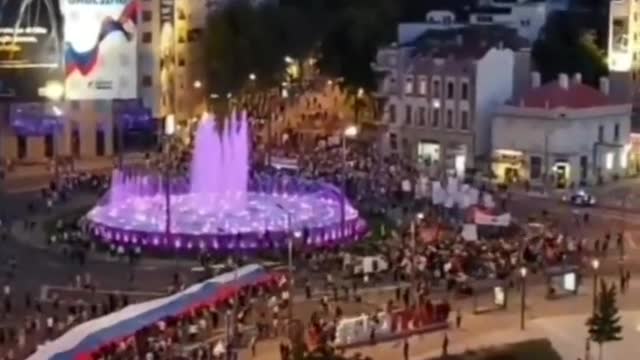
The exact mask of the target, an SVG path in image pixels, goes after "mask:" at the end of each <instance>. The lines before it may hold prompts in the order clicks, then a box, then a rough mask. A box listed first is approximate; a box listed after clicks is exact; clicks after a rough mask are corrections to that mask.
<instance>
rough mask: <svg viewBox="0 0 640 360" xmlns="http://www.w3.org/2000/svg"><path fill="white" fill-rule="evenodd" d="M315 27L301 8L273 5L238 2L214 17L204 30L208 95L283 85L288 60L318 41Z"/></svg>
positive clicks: (210, 18) (218, 12)
mask: <svg viewBox="0 0 640 360" xmlns="http://www.w3.org/2000/svg"><path fill="white" fill-rule="evenodd" d="M314 24H315V21H311V20H310V21H307V14H305V13H303V12H300V11H298V9H297V8H295V7H283V6H280V5H278V4H277V3H274V2H267V3H265V4H263V5H260V6H254V5H252V4H251V3H250V2H249V1H247V0H238V1H233V2H230V3H229V4H228V5H227V6H225V7H224V8H223V9H221V10H219V11H216V12H214V13H213V14H212V15H211V16H210V17H209V18H208V19H207V25H206V30H205V49H204V55H205V57H206V58H207V59H208V61H207V62H206V64H207V65H206V66H207V68H206V69H205V70H206V73H207V74H208V80H209V81H208V82H207V84H208V85H209V86H210V89H209V90H210V91H211V92H212V93H218V94H225V93H227V92H232V93H235V92H238V91H241V90H243V89H247V88H248V87H253V88H252V90H256V91H258V90H261V89H266V88H269V87H272V86H275V85H276V84H280V82H281V81H282V75H283V74H284V68H285V65H286V64H285V62H284V57H285V56H288V55H291V56H297V55H299V54H304V53H306V52H307V51H308V50H309V48H311V47H312V46H313V45H314V43H315V42H316V40H315V37H316V31H314V30H313V26H314ZM250 74H254V75H255V80H250V79H249V75H250Z"/></svg>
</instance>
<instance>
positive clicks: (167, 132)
mask: <svg viewBox="0 0 640 360" xmlns="http://www.w3.org/2000/svg"><path fill="white" fill-rule="evenodd" d="M175 132H176V118H175V116H174V115H173V114H169V115H167V117H166V118H165V120H164V139H165V146H164V156H165V164H164V169H163V171H164V205H165V224H164V226H165V229H164V230H165V238H166V241H167V243H168V244H169V246H171V245H172V244H171V184H170V182H171V180H170V176H169V164H170V163H171V158H170V154H171V149H170V148H169V147H170V143H169V140H170V139H171V137H172V136H173V134H174V133H175ZM173 246H174V247H176V254H175V255H176V268H177V263H178V258H177V251H178V249H177V244H173Z"/></svg>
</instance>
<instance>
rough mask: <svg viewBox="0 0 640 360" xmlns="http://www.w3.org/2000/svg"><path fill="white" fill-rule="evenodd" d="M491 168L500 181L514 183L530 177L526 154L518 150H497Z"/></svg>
mask: <svg viewBox="0 0 640 360" xmlns="http://www.w3.org/2000/svg"><path fill="white" fill-rule="evenodd" d="M491 169H492V171H493V175H494V176H495V179H496V181H497V182H498V183H504V184H513V183H517V182H519V181H522V180H526V179H528V178H529V174H528V170H527V168H526V164H525V158H524V154H523V153H522V152H521V151H517V150H508V149H498V150H495V151H494V154H493V161H492V166H491Z"/></svg>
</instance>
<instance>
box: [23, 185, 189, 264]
mask: <svg viewBox="0 0 640 360" xmlns="http://www.w3.org/2000/svg"><path fill="white" fill-rule="evenodd" d="M96 200H97V197H95V196H92V195H87V194H82V195H75V196H74V198H73V200H72V201H71V202H69V203H68V204H65V205H64V206H57V207H54V208H53V210H52V213H51V214H37V215H35V216H32V217H31V219H32V220H34V221H35V222H36V227H35V229H34V230H33V231H28V230H26V229H25V228H24V226H23V224H22V222H21V221H14V222H13V223H12V224H11V229H10V231H11V235H12V236H13V238H14V239H15V240H16V241H18V242H20V243H23V244H27V245H29V246H30V247H33V248H35V249H39V250H44V251H56V250H55V249H54V248H53V247H51V246H48V245H47V242H46V234H45V232H44V229H43V227H42V225H43V224H44V223H45V222H47V221H49V220H51V219H55V217H56V213H58V214H59V213H61V212H63V213H67V212H72V211H75V210H81V209H84V208H88V207H89V206H91V205H93V204H95V202H96ZM87 260H88V261H99V262H109V263H114V264H127V261H126V260H120V259H116V258H113V257H112V256H110V255H109V254H106V253H99V252H95V251H89V252H87ZM176 265H178V266H179V267H182V268H185V267H186V268H189V269H191V268H193V267H196V266H199V263H198V262H197V261H195V260H193V259H185V258H180V257H178V258H173V259H160V258H146V257H143V258H142V259H140V260H139V262H138V263H137V265H136V267H147V268H153V267H176Z"/></svg>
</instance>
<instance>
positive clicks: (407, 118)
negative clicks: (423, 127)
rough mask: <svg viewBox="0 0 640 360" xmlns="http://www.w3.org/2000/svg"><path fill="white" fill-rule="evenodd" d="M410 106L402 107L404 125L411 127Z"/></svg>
mask: <svg viewBox="0 0 640 360" xmlns="http://www.w3.org/2000/svg"><path fill="white" fill-rule="evenodd" d="M412 110H413V109H412V108H411V105H407V106H405V107H404V123H405V124H406V125H411V111H412Z"/></svg>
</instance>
